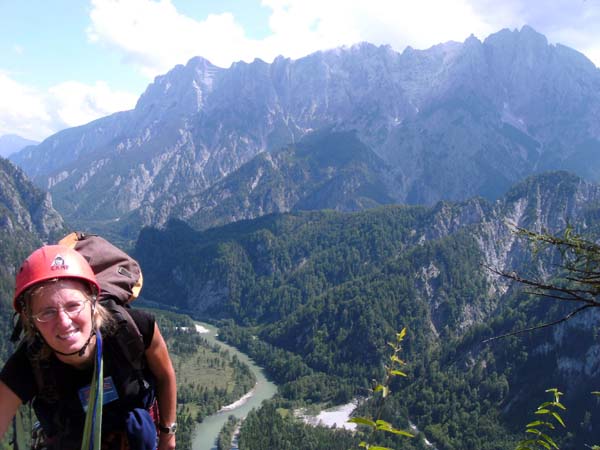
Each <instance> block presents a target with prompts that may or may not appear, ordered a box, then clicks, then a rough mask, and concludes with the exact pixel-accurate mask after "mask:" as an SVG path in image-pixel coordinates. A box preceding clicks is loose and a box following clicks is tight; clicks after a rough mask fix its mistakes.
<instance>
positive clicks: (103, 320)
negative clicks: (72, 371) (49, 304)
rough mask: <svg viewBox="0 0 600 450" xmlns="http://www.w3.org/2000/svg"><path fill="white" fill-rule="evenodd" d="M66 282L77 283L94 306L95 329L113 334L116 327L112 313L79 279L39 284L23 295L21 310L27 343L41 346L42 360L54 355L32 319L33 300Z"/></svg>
mask: <svg viewBox="0 0 600 450" xmlns="http://www.w3.org/2000/svg"><path fill="white" fill-rule="evenodd" d="M64 280H68V281H72V282H75V283H77V284H78V285H80V286H81V291H82V293H83V294H84V296H85V298H86V300H87V301H89V302H90V305H92V311H93V318H94V324H95V327H94V329H96V330H100V331H102V333H103V334H105V333H110V332H112V330H113V329H114V327H115V323H114V319H113V318H112V315H111V314H110V312H109V311H108V310H107V309H106V308H105V307H104V306H102V305H101V304H100V303H99V302H97V301H96V296H95V295H94V294H93V292H92V289H91V286H90V285H89V284H87V283H85V282H84V281H82V280H79V279H77V278H54V279H52V280H47V281H44V282H42V283H38V284H36V285H34V286H32V287H30V288H29V289H27V290H26V291H25V292H24V293H23V295H22V305H23V309H22V310H21V323H22V325H23V330H24V334H25V340H26V342H27V343H28V344H29V345H30V346H33V347H36V346H40V344H41V346H40V349H39V354H38V355H37V356H38V357H39V358H40V359H46V358H48V357H49V356H50V355H51V354H52V349H51V348H50V347H49V346H48V344H46V342H45V341H44V340H43V339H42V338H41V336H40V333H39V331H38V330H37V327H36V326H35V319H34V318H33V317H32V309H31V304H32V300H33V298H34V297H35V296H37V295H42V294H43V292H44V289H45V288H47V287H48V286H49V285H51V284H54V283H60V282H61V281H64ZM38 341H39V343H38ZM34 344H35V345H34Z"/></svg>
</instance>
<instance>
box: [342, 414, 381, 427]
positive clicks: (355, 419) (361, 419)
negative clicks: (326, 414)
mask: <svg viewBox="0 0 600 450" xmlns="http://www.w3.org/2000/svg"><path fill="white" fill-rule="evenodd" d="M347 422H348V423H357V424H360V425H367V426H369V427H372V428H376V425H375V422H373V421H372V420H370V419H366V418H364V417H352V418H351V419H348V420H347Z"/></svg>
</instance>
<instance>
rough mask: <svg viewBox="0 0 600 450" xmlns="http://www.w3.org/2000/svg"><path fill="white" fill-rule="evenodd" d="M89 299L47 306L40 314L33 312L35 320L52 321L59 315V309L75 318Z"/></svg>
mask: <svg viewBox="0 0 600 450" xmlns="http://www.w3.org/2000/svg"><path fill="white" fill-rule="evenodd" d="M87 302H88V300H74V301H70V302H67V303H66V304H64V305H62V306H59V307H58V308H46V309H44V310H43V311H42V312H40V313H38V314H32V316H31V317H33V318H34V319H35V320H37V321H38V322H41V323H46V322H51V321H53V320H54V319H56V318H57V317H58V312H59V311H64V312H65V314H66V315H67V316H69V318H71V319H72V318H73V317H76V316H78V315H79V313H80V312H81V311H83V308H85V304H86V303H87Z"/></svg>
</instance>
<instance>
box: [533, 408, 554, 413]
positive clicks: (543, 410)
mask: <svg viewBox="0 0 600 450" xmlns="http://www.w3.org/2000/svg"><path fill="white" fill-rule="evenodd" d="M534 414H550V410H549V409H538V410H537V411H536V412H535V413H534Z"/></svg>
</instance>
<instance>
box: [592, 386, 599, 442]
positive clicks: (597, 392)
mask: <svg viewBox="0 0 600 450" xmlns="http://www.w3.org/2000/svg"><path fill="white" fill-rule="evenodd" d="M592 394H593V395H600V391H592ZM594 447H597V446H596V445H594ZM594 447H592V448H594Z"/></svg>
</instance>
